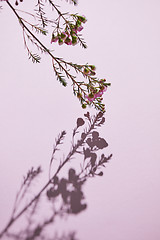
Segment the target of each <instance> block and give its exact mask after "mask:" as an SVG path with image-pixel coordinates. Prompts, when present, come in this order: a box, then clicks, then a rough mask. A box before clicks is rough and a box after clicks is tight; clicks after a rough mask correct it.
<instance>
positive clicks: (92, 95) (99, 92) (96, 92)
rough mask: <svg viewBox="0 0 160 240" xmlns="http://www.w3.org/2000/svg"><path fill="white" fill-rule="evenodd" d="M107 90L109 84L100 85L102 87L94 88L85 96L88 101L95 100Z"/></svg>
mask: <svg viewBox="0 0 160 240" xmlns="http://www.w3.org/2000/svg"><path fill="white" fill-rule="evenodd" d="M106 91H107V86H103V87H100V89H99V90H98V89H94V90H93V91H92V92H91V93H89V94H88V95H86V96H85V97H86V98H87V99H88V101H90V102H93V101H94V100H95V99H97V98H101V97H102V95H103V93H104V92H106ZM100 100H102V99H100Z"/></svg>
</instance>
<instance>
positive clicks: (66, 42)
mask: <svg viewBox="0 0 160 240" xmlns="http://www.w3.org/2000/svg"><path fill="white" fill-rule="evenodd" d="M64 43H65V44H67V45H72V40H71V39H70V38H69V37H67V38H66V40H65V41H64Z"/></svg>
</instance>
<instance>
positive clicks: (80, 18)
mask: <svg viewBox="0 0 160 240" xmlns="http://www.w3.org/2000/svg"><path fill="white" fill-rule="evenodd" d="M78 20H79V21H81V22H83V23H85V22H87V19H86V17H85V16H84V15H83V16H78Z"/></svg>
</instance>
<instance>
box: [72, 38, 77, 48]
mask: <svg viewBox="0 0 160 240" xmlns="http://www.w3.org/2000/svg"><path fill="white" fill-rule="evenodd" d="M76 44H77V37H76V36H72V45H73V46H74V45H76Z"/></svg>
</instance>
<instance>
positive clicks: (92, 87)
mask: <svg viewBox="0 0 160 240" xmlns="http://www.w3.org/2000/svg"><path fill="white" fill-rule="evenodd" d="M20 2H22V0H21V1H20ZM70 2H72V3H74V5H76V4H77V1H70ZM6 3H7V4H8V6H9V7H10V8H11V10H12V11H13V12H14V14H15V16H16V17H17V18H18V21H19V23H20V26H21V27H22V31H23V40H24V45H25V48H26V49H27V52H28V56H29V58H30V59H32V61H33V62H35V63H40V60H41V57H40V55H39V54H37V53H33V52H32V51H31V50H30V47H29V43H32V44H33V45H34V46H35V47H36V48H37V49H38V51H40V53H41V54H42V53H46V54H48V55H49V56H50V57H51V59H52V65H53V70H54V72H55V75H56V77H57V80H58V81H59V82H60V83H61V84H62V85H63V86H66V85H67V80H66V79H69V80H70V81H71V83H72V88H73V93H74V95H75V96H76V97H77V98H78V99H79V101H80V103H81V106H82V108H86V107H87V106H94V107H95V108H96V109H97V110H100V111H102V112H105V105H104V104H103V103H102V102H103V94H104V92H105V91H106V90H107V87H108V86H109V85H110V83H107V82H106V80H105V79H99V78H97V77H96V76H95V75H96V67H95V66H94V65H91V64H76V63H72V62H68V61H65V60H64V59H62V58H60V57H56V56H54V55H53V53H52V50H49V49H48V47H46V46H45V45H44V44H43V43H42V41H41V40H40V39H39V38H38V36H37V34H42V35H43V36H48V34H49V28H48V29H47V27H48V26H49V25H51V26H52V28H53V25H54V26H55V27H54V28H53V30H52V37H51V44H55V43H56V42H58V44H59V45H60V46H61V45H63V44H66V45H71V46H75V45H76V44H77V43H79V44H80V45H81V46H82V47H83V48H86V47H87V45H86V43H85V42H84V39H83V38H82V35H81V34H80V32H81V31H82V30H83V25H84V24H85V23H86V21H87V19H86V17H85V16H84V15H82V16H81V15H78V14H70V13H62V12H61V11H60V10H59V8H58V6H56V5H55V4H54V2H53V1H52V0H46V1H44V0H37V4H36V6H35V7H36V9H35V11H36V15H34V14H32V13H28V12H25V11H22V10H19V9H16V8H14V7H13V5H12V4H11V3H10V1H6ZM47 3H49V5H50V6H51V9H52V10H55V11H56V12H57V14H58V17H57V19H56V20H50V19H48V18H47V17H46V12H45V6H46V4H47ZM15 4H16V5H18V4H19V3H18V1H16V2H15ZM22 13H23V14H26V15H27V16H28V15H29V16H32V17H33V18H34V21H36V22H37V21H38V22H40V25H39V24H38V23H36V24H33V23H31V22H30V21H28V20H26V18H24V17H21V16H20V14H22ZM72 69H73V70H74V72H75V73H74V74H72V73H71V70H72Z"/></svg>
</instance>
